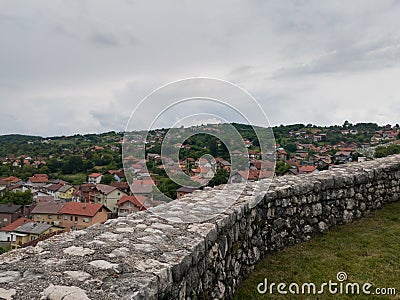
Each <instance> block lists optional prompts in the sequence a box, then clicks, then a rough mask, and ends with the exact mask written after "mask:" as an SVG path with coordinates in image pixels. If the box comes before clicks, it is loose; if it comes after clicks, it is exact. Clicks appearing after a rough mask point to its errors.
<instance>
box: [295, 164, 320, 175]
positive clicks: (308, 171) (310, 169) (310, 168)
mask: <svg viewBox="0 0 400 300" xmlns="http://www.w3.org/2000/svg"><path fill="white" fill-rule="evenodd" d="M315 172H318V170H317V167H316V166H301V167H300V168H299V173H300V174H311V173H315Z"/></svg>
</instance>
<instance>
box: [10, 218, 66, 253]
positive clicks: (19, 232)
mask: <svg viewBox="0 0 400 300" xmlns="http://www.w3.org/2000/svg"><path fill="white" fill-rule="evenodd" d="M60 231H62V229H61V228H59V227H56V226H53V225H50V224H47V223H37V222H26V223H24V224H22V225H20V226H18V227H17V228H16V229H15V230H14V231H13V232H12V233H11V236H12V237H11V239H14V236H15V242H14V243H11V248H12V249H16V248H20V247H24V246H28V245H30V244H32V242H34V241H36V240H38V239H40V238H41V239H43V238H45V237H46V236H48V237H50V234H51V233H56V232H60Z"/></svg>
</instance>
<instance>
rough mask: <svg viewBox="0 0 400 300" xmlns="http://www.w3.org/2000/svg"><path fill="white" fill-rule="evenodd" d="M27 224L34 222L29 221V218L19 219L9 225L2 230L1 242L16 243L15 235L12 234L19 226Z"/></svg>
mask: <svg viewBox="0 0 400 300" xmlns="http://www.w3.org/2000/svg"><path fill="white" fill-rule="evenodd" d="M27 222H33V220H31V219H28V218H24V217H21V218H18V219H16V220H15V221H14V222H12V223H11V224H8V225H7V226H4V227H2V228H0V242H10V243H12V242H15V235H14V236H12V235H11V233H12V232H13V231H14V230H15V229H16V228H17V227H19V226H21V225H22V224H24V223H27Z"/></svg>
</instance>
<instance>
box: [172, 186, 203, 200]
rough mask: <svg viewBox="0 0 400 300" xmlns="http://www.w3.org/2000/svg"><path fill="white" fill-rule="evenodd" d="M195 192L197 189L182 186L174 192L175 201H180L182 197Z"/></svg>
mask: <svg viewBox="0 0 400 300" xmlns="http://www.w3.org/2000/svg"><path fill="white" fill-rule="evenodd" d="M195 190H198V188H196V187H186V186H182V187H180V188H179V189H177V190H176V199H180V198H182V197H183V196H185V195H186V194H191V193H193V192H194V191H195Z"/></svg>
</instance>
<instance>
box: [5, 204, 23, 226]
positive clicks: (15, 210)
mask: <svg viewBox="0 0 400 300" xmlns="http://www.w3.org/2000/svg"><path fill="white" fill-rule="evenodd" d="M22 215H23V207H22V206H21V205H15V204H0V227H4V226H7V225H9V224H11V223H12V222H14V221H15V220H17V219H18V218H19V217H21V216H22Z"/></svg>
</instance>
